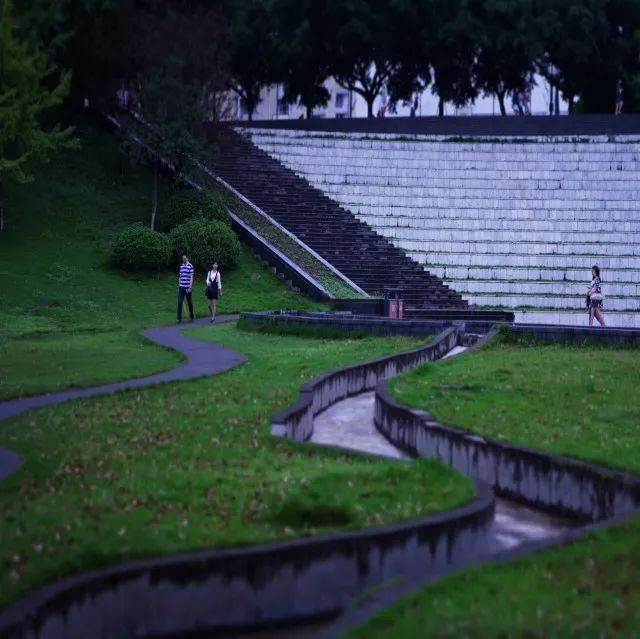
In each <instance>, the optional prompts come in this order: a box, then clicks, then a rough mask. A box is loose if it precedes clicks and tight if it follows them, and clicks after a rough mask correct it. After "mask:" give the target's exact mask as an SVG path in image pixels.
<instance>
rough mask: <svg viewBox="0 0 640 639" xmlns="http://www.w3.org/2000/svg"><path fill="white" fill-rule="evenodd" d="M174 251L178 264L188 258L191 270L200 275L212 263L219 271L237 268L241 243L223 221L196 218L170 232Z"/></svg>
mask: <svg viewBox="0 0 640 639" xmlns="http://www.w3.org/2000/svg"><path fill="white" fill-rule="evenodd" d="M171 242H172V244H173V252H174V255H175V256H176V259H177V261H178V262H179V261H180V259H181V257H182V256H183V255H188V256H189V260H190V261H191V263H192V264H193V266H194V268H195V269H196V270H197V271H200V272H201V273H204V272H205V271H207V270H208V269H209V267H210V266H211V264H212V262H213V261H214V260H215V261H216V262H218V264H219V265H220V269H222V270H229V269H232V268H234V267H235V266H236V264H237V263H238V258H239V257H240V242H239V241H238V238H237V237H236V234H235V233H234V232H233V231H232V230H231V229H230V228H229V227H228V226H227V225H226V224H223V223H222V222H217V221H211V220H205V219H203V218H195V219H193V220H189V221H187V222H185V223H184V224H180V225H179V226H176V227H175V228H174V229H173V230H172V231H171Z"/></svg>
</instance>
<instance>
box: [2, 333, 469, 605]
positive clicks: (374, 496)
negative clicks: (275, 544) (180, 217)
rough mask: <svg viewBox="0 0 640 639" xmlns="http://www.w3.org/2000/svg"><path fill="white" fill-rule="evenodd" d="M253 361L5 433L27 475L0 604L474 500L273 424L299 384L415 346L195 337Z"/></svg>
mask: <svg viewBox="0 0 640 639" xmlns="http://www.w3.org/2000/svg"><path fill="white" fill-rule="evenodd" d="M189 333H190V334H194V335H196V336H198V337H200V338H204V339H215V340H216V341H219V342H221V343H223V344H225V345H227V346H229V347H231V348H235V349H237V350H240V351H242V352H244V353H246V354H247V355H248V357H249V361H248V363H246V364H244V365H242V366H240V367H238V368H236V369H234V370H232V371H229V372H227V373H224V374H222V375H219V376H215V377H212V378H208V379H207V378H205V379H200V380H194V381H189V382H182V383H174V384H169V385H163V386H159V387H155V388H149V389H146V390H140V391H131V392H126V393H122V394H119V395H118V396H117V401H114V400H113V399H112V398H95V399H92V400H82V401H77V402H72V403H69V404H64V405H61V406H57V407H51V408H45V409H41V410H37V411H32V412H30V413H29V414H27V415H23V416H19V417H16V418H14V419H12V420H10V421H8V422H6V423H4V424H2V425H0V445H5V446H9V447H10V448H12V449H14V450H16V451H18V452H19V453H20V454H22V455H24V456H25V459H26V463H25V466H24V467H23V468H22V469H21V470H20V471H19V472H18V473H16V474H15V475H13V476H11V477H9V478H8V479H7V480H6V481H4V482H2V483H0V520H2V522H3V525H2V527H1V528H0V575H1V577H0V603H1V602H6V601H7V600H9V599H11V598H13V597H15V596H17V595H18V594H20V593H23V592H25V591H26V590H28V589H30V588H33V587H34V586H36V585H37V584H41V583H43V582H45V581H49V580H51V579H53V578H54V577H56V576H58V575H61V574H66V573H69V572H71V571H74V570H78V569H81V568H87V567H90V566H97V565H101V564H105V563H111V562H116V561H118V560H121V559H124V558H126V557H132V556H140V555H152V554H157V553H167V552H171V551H178V550H184V549H187V548H197V547H210V546H221V545H237V544H246V543H250V542H254V541H258V540H265V539H270V538H274V537H287V536H297V535H300V534H312V533H314V532H318V531H321V530H327V529H330V528H353V527H360V526H365V525H371V524H376V523H380V522H383V521H393V520H400V519H403V518H408V517H415V516H416V515H418V514H422V513H427V512H433V511H438V510H441V509H445V508H449V507H451V506H453V505H454V504H459V503H461V502H463V501H466V500H467V499H468V498H469V497H470V495H471V493H472V487H471V484H470V482H469V480H468V479H467V478H465V477H463V476H461V475H459V474H457V473H455V472H453V471H451V470H450V469H448V468H446V467H444V466H440V465H438V464H434V463H431V462H427V461H423V462H420V463H413V464H405V463H403V462H399V461H382V460H379V459H370V458H366V457H358V456H351V455H347V454H340V453H337V452H336V451H332V450H330V449H327V448H321V447H315V446H311V445H303V446H296V445H293V444H291V443H290V442H288V441H286V440H282V439H276V438H272V437H270V436H269V435H268V417H269V415H271V414H272V413H273V412H275V411H276V410H277V409H280V408H282V407H284V406H286V405H287V404H289V403H290V402H292V401H293V400H294V399H295V397H296V395H297V389H298V387H299V384H300V383H301V382H303V381H305V380H307V379H309V378H310V377H312V376H314V375H315V374H317V373H319V372H321V371H325V370H327V369H329V368H332V367H335V366H337V365H341V364H346V363H348V362H353V361H358V360H362V359H367V358H370V357H374V356H376V355H378V354H382V353H388V352H391V351H394V350H398V349H405V348H408V347H411V346H413V345H415V344H416V342H415V341H413V340H410V339H408V338H364V339H359V340H316V339H308V338H299V337H280V336H270V335H260V336H257V335H256V334H253V333H247V332H243V331H239V330H238V329H237V328H236V327H235V326H233V325H228V324H227V325H219V326H210V327H209V326H208V327H206V328H205V329H195V330H194V331H190V332H189Z"/></svg>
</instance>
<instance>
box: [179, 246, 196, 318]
mask: <svg viewBox="0 0 640 639" xmlns="http://www.w3.org/2000/svg"><path fill="white" fill-rule="evenodd" d="M192 290H193V264H191V262H189V258H188V257H187V256H186V255H183V256H182V264H180V273H179V274H178V322H181V321H182V304H183V302H184V298H185V297H186V298H187V304H188V305H189V316H190V317H191V319H192V320H193V300H192V299H191V291H192Z"/></svg>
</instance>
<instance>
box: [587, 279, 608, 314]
mask: <svg viewBox="0 0 640 639" xmlns="http://www.w3.org/2000/svg"><path fill="white" fill-rule="evenodd" d="M591 278H592V279H591V284H589V286H587V296H588V297H589V326H593V318H594V316H595V317H596V318H597V320H598V322H600V326H604V325H605V323H604V314H603V312H602V309H603V308H604V295H602V286H601V282H600V269H599V268H598V267H597V266H592V267H591Z"/></svg>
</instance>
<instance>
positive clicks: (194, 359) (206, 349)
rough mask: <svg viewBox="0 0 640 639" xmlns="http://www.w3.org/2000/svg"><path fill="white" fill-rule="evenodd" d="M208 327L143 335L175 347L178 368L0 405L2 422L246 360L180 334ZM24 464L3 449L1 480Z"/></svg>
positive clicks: (205, 323)
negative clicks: (29, 412) (180, 360)
mask: <svg viewBox="0 0 640 639" xmlns="http://www.w3.org/2000/svg"><path fill="white" fill-rule="evenodd" d="M236 319H238V315H221V316H219V317H218V318H217V319H216V323H220V322H228V321H231V320H236ZM209 324H210V323H209V319H208V318H205V319H198V320H195V321H194V322H185V323H183V324H173V325H171V326H159V327H157V328H148V329H146V330H144V331H142V332H141V334H142V335H144V337H146V338H147V339H149V340H151V341H152V342H154V343H155V344H158V345H160V346H166V347H168V348H172V349H174V350H176V351H178V352H179V353H182V354H183V355H184V356H185V357H186V358H187V361H186V362H185V363H184V364H181V365H180V366H177V367H176V368H173V369H171V370H168V371H165V372H164V373H156V374H155V375H148V376H147V377H139V378H136V379H129V380H126V381H124V382H115V383H113V384H102V385H101V386H91V387H89V388H80V389H75V390H68V391H59V392H56V393H47V394H45V395H35V396H33V397H23V398H18V399H10V400H8V401H6V402H0V421H2V420H4V419H8V418H9V417H13V416H14V415H18V414H19V413H23V412H24V411H27V410H30V409H31V408H39V407H41V406H50V405H52V404H60V403H62V402H66V401H68V400H71V399H79V398H82V397H94V396H96V395H111V394H113V393H116V392H117V391H121V390H126V389H128V388H140V387H141V386H150V385H152V384H162V383H165V382H175V381H177V380H185V379H194V378H196V377H203V376H204V375H215V374H216V373H221V372H223V371H226V370H228V369H230V368H233V367H234V366H237V365H238V364H240V363H242V362H244V361H246V357H245V356H244V355H243V354H242V353H238V352H237V351H234V350H231V349H230V348H226V347H224V346H221V345H220V344H216V343H214V342H205V341H201V340H195V339H191V338H190V337H185V336H184V335H183V334H182V332H181V331H183V330H185V329H187V328H194V327H197V326H208V325H209ZM21 464H22V459H21V458H20V456H19V455H16V453H14V452H12V451H10V450H9V449H7V448H2V447H0V481H2V479H4V478H5V477H6V476H7V475H10V474H11V473H13V472H15V471H16V470H17V469H18V468H19V467H20V465H21Z"/></svg>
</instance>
